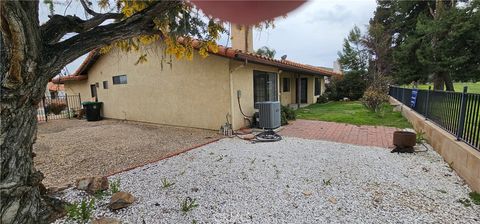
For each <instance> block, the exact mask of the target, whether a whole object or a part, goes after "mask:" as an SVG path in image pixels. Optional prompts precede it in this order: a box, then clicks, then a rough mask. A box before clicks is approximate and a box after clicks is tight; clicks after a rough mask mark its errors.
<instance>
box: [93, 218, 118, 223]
mask: <svg viewBox="0 0 480 224" xmlns="http://www.w3.org/2000/svg"><path fill="white" fill-rule="evenodd" d="M121 223H122V222H121V221H120V220H118V219H114V218H109V217H102V218H98V219H94V220H93V221H92V224H121Z"/></svg>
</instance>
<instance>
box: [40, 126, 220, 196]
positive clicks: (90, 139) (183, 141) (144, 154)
mask: <svg viewBox="0 0 480 224" xmlns="http://www.w3.org/2000/svg"><path fill="white" fill-rule="evenodd" d="M37 136H38V137H37V141H36V143H35V144H34V146H33V148H34V149H33V150H34V152H35V153H36V155H37V156H36V157H35V166H36V168H37V169H38V170H40V171H42V172H43V173H44V174H45V179H44V181H43V183H44V184H45V185H46V186H47V187H53V186H55V187H63V186H66V185H68V184H72V183H74V182H75V180H76V179H78V178H81V177H86V176H95V175H108V174H112V173H115V172H119V171H122V170H125V169H128V168H131V167H135V166H139V165H142V164H145V163H147V162H150V161H156V160H159V159H161V158H164V157H167V156H169V155H172V154H175V153H177V152H179V151H182V150H185V149H188V148H190V147H193V146H196V145H200V144H204V143H207V142H210V141H213V140H215V139H218V138H219V137H220V136H219V135H218V134H217V132H215V131H210V130H202V129H194V128H180V127H171V126H162V125H153V124H144V123H137V122H126V121H118V120H103V121H97V122H87V121H85V120H77V119H60V120H52V121H49V122H47V123H45V122H44V123H40V124H39V127H38V135H37Z"/></svg>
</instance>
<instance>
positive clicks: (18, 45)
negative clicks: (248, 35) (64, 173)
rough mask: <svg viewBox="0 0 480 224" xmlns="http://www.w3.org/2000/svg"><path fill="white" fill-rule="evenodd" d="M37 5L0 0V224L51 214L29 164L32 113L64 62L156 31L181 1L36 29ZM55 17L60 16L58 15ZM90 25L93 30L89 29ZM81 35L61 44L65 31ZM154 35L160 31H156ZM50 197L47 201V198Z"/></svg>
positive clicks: (38, 178) (25, 222)
mask: <svg viewBox="0 0 480 224" xmlns="http://www.w3.org/2000/svg"><path fill="white" fill-rule="evenodd" d="M38 4H39V2H38V1H35V0H32V1H14V0H8V1H0V31H1V32H0V63H1V64H0V75H1V76H0V81H1V87H0V88H1V93H0V95H1V98H0V99H1V106H0V107H1V127H0V129H1V134H0V144H1V154H0V162H1V165H0V167H1V170H0V199H1V203H0V223H2V224H10V223H22V224H30V223H45V222H48V221H50V220H48V219H50V218H52V214H53V215H54V213H53V212H52V211H53V210H55V209H54V208H52V207H51V203H52V202H53V203H56V201H55V200H51V198H47V197H46V196H45V195H44V194H43V193H44V188H43V185H42V184H41V181H42V179H43V174H42V173H41V172H39V171H37V170H35V167H34V165H33V156H32V155H33V154H32V150H33V144H34V142H35V139H36V132H37V118H36V109H37V105H38V104H39V102H40V100H41V99H42V96H43V95H44V93H45V87H46V85H47V83H48V80H49V79H51V78H53V77H54V76H55V75H57V74H59V72H60V70H61V69H62V68H63V67H64V66H66V65H67V64H68V63H70V62H72V61H73V60H75V59H77V58H78V57H80V56H82V55H84V54H85V53H88V52H89V51H90V50H93V49H95V48H98V47H102V46H105V45H107V44H110V43H112V42H113V41H117V40H121V39H127V38H131V37H134V36H137V35H140V34H151V33H154V32H155V29H154V25H155V24H154V23H153V19H154V18H155V15H161V14H166V13H167V12H169V10H172V9H174V8H176V7H177V8H178V7H179V5H181V4H182V2H179V1H158V2H154V3H152V5H151V6H150V7H148V8H147V9H145V10H143V11H141V12H139V13H137V14H135V15H133V16H131V17H129V18H126V19H124V20H122V21H119V22H115V23H112V24H109V25H104V26H101V25H98V26H95V25H97V24H99V22H98V21H101V20H103V19H104V18H106V17H108V18H110V17H112V16H117V15H113V14H109V15H107V16H105V17H102V15H98V17H94V18H92V19H91V20H89V21H83V20H82V21H80V20H78V19H72V20H69V21H68V23H67V22H66V21H61V20H59V19H55V20H52V22H47V23H46V24H44V25H42V26H40V24H39V21H38ZM56 18H59V17H58V16H57V17H56ZM90 27H91V29H90ZM71 30H74V31H78V32H80V33H79V34H77V35H76V36H74V37H72V38H69V39H67V40H65V41H62V42H56V41H59V40H60V38H59V37H61V36H62V34H63V33H66V32H69V31H71ZM157 31H158V30H157ZM47 199H48V200H47Z"/></svg>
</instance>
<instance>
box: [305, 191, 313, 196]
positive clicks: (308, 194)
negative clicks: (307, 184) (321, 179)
mask: <svg viewBox="0 0 480 224" xmlns="http://www.w3.org/2000/svg"><path fill="white" fill-rule="evenodd" d="M312 194H313V192H311V191H304V192H303V195H305V196H310V195H312Z"/></svg>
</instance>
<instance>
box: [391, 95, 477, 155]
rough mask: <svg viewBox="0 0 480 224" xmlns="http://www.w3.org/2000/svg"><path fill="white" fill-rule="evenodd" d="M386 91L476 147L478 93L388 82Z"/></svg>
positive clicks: (459, 138)
mask: <svg viewBox="0 0 480 224" xmlns="http://www.w3.org/2000/svg"><path fill="white" fill-rule="evenodd" d="M389 91H390V92H389V95H390V96H392V97H393V98H395V99H397V100H398V101H400V102H402V103H403V104H404V105H406V106H408V107H410V108H411V109H413V110H415V111H416V112H417V113H419V114H421V115H423V116H424V117H425V118H426V119H428V120H431V121H432V122H434V123H435V124H437V125H439V126H440V127H441V128H443V129H444V130H446V131H448V132H450V133H451V134H453V135H455V136H456V137H457V139H458V140H461V141H464V142H465V143H467V144H469V145H470V146H472V147H474V148H475V149H477V150H479V151H480V94H475V93H467V87H465V88H464V90H463V92H450V91H437V90H422V89H409V88H402V87H396V86H390V90H389Z"/></svg>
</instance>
